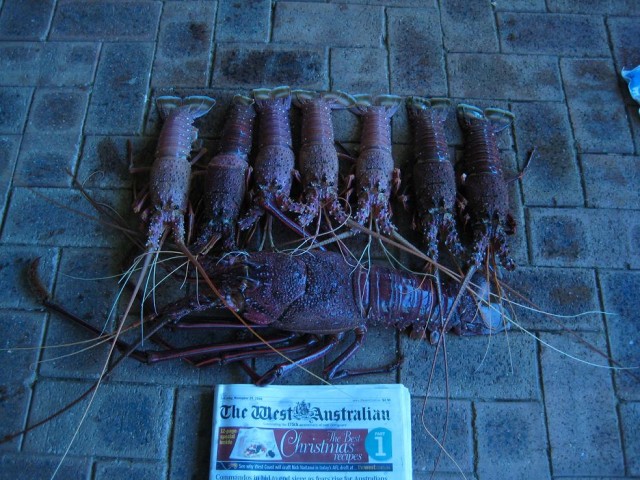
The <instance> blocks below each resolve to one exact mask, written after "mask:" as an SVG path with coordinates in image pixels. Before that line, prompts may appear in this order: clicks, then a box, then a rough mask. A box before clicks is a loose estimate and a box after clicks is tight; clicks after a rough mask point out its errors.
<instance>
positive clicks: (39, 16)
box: [0, 0, 55, 40]
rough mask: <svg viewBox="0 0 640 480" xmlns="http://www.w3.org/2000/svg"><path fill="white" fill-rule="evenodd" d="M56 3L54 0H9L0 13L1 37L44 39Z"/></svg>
mask: <svg viewBox="0 0 640 480" xmlns="http://www.w3.org/2000/svg"><path fill="white" fill-rule="evenodd" d="M54 5H55V2H54V1H53V0H7V1H6V2H5V5H4V8H3V9H2V14H0V39H2V40H44V39H45V37H46V35H47V31H48V30H49V23H50V22H51V16H52V15H53V8H54Z"/></svg>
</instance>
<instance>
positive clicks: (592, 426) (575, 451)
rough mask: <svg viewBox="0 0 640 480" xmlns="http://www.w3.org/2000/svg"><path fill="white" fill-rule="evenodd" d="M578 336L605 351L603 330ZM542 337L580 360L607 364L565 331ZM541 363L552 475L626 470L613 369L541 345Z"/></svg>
mask: <svg viewBox="0 0 640 480" xmlns="http://www.w3.org/2000/svg"><path fill="white" fill-rule="evenodd" d="M581 336H582V337H583V338H584V339H585V340H586V341H588V342H590V343H591V344H593V345H595V346H596V347H597V348H599V349H601V350H605V351H606V343H605V342H604V338H603V337H602V335H596V334H586V333H585V334H582V335H581ZM541 339H542V341H544V342H546V343H548V344H551V345H553V346H554V347H555V348H557V349H559V350H560V351H562V352H566V353H568V354H570V355H572V356H574V357H577V358H579V359H581V360H586V361H589V362H595V363H598V364H606V360H605V359H603V358H602V357H601V356H599V355H598V354H597V353H595V352H593V351H592V350H591V349H589V348H587V347H586V346H584V345H583V344H581V343H578V342H577V341H576V340H575V339H573V338H570V337H569V336H560V335H555V334H550V333H549V334H542V335H541ZM541 362H542V380H543V385H544V401H545V406H546V412H547V422H548V425H549V440H550V450H551V462H552V469H553V472H554V475H622V474H624V462H623V459H622V452H621V445H620V433H619V429H618V420H617V416H616V411H615V395H614V391H613V386H612V384H611V373H610V372H609V371H608V370H606V369H602V368H596V367H593V366H591V365H585V364H584V363H580V362H578V361H577V360H575V359H572V358H569V357H567V356H566V355H563V354H560V353H558V352H557V351H554V350H551V349H549V348H548V347H544V346H543V347H542V353H541ZM593 412H598V414H597V415H594V413H593Z"/></svg>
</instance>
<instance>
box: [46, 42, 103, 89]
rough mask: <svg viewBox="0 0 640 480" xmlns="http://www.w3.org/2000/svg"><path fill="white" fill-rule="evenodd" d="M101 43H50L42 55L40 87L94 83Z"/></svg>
mask: <svg viewBox="0 0 640 480" xmlns="http://www.w3.org/2000/svg"><path fill="white" fill-rule="evenodd" d="M99 52H100V44H99V43H85V42H49V43H45V44H44V49H43V51H42V55H40V57H39V60H40V68H39V76H38V80H37V84H38V85H39V86H50V87H54V86H60V87H67V86H81V85H89V84H91V83H93V76H94V74H95V71H96V65H97V64H98V54H99Z"/></svg>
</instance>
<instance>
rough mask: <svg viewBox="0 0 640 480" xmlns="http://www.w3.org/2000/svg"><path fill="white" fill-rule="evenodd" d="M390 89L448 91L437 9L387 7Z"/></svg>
mask: <svg viewBox="0 0 640 480" xmlns="http://www.w3.org/2000/svg"><path fill="white" fill-rule="evenodd" d="M387 19H388V32H389V33H388V35H389V38H388V44H389V50H390V53H389V62H390V69H391V92H392V93H395V94H398V95H405V94H406V95H412V94H415V93H416V92H429V95H432V96H446V95H447V85H446V83H447V76H446V72H445V67H444V58H443V51H442V33H441V32H442V30H441V27H440V15H439V13H438V10H436V9H433V10H421V11H419V12H416V11H412V10H403V9H388V10H387Z"/></svg>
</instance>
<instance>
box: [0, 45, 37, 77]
mask: <svg viewBox="0 0 640 480" xmlns="http://www.w3.org/2000/svg"><path fill="white" fill-rule="evenodd" d="M43 45H44V44H43V43H33V42H2V43H0V65H2V66H3V68H2V69H0V85H11V86H17V87H24V86H33V85H36V84H37V82H38V77H39V65H40V57H41V55H42V51H43V48H44V47H43Z"/></svg>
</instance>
